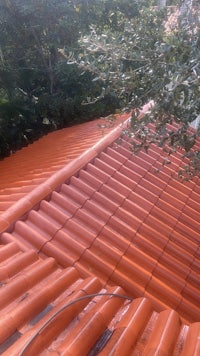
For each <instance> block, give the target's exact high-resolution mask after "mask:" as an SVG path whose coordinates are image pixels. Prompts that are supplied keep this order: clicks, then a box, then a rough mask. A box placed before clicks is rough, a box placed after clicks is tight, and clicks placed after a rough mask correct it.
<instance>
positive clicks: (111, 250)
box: [0, 124, 200, 356]
mask: <svg viewBox="0 0 200 356" xmlns="http://www.w3.org/2000/svg"><path fill="white" fill-rule="evenodd" d="M93 125H94V124H93ZM86 127H87V125H85V124H84V125H83V126H81V125H80V126H79V130H83V131H82V134H83V137H86V136H87V135H86V132H85V131H84V130H85V129H86ZM76 129H77V128H76ZM76 129H75V131H74V133H73V130H72V131H69V132H71V139H72V140H73V141H74V146H73V145H72V148H71V150H72V151H71V154H72V155H74V154H75V155H76V154H77V150H76V147H78V151H79V148H80V145H78V146H77V142H75V141H76V140H75V139H74V137H75V136H74V135H77V138H78V131H76ZM77 130H78V129H77ZM120 131H121V128H116V129H114V131H113V132H111V133H110V134H109V135H108V136H106V137H105V138H104V139H103V140H100V142H99V143H97V144H96V145H95V146H93V147H92V148H91V149H88V150H86V152H85V153H82V154H81V155H80V156H78V157H77V158H76V159H75V160H72V161H71V162H70V163H68V164H67V165H66V166H65V167H63V168H61V169H59V170H58V171H57V172H55V174H53V175H52V176H51V177H50V178H48V179H47V181H46V182H45V178H44V177H47V176H48V174H52V172H53V170H52V169H53V168H51V169H50V171H48V173H47V176H46V173H45V174H44V175H43V174H42V169H41V168H40V165H38V168H37V165H36V163H37V162H36V161H37V160H38V158H37V159H36V161H35V163H34V165H35V167H33V170H32V172H33V175H34V177H35V178H34V179H33V180H32V182H33V185H32V186H31V184H30V182H29V183H27V182H28V179H26V178H27V177H28V178H31V174H30V172H29V174H27V176H24V177H22V180H21V184H22V186H21V189H22V190H21V191H20V180H19V177H18V178H17V179H18V182H19V185H18V183H17V180H15V182H11V185H12V184H13V187H10V188H7V189H8V190H7V193H6V194H5V191H6V190H4V200H5V201H6V200H7V201H8V202H9V198H8V196H7V194H8V192H9V189H11V190H10V192H12V193H13V194H15V197H16V198H17V199H19V201H18V202H17V203H15V204H14V205H13V206H12V207H10V208H9V209H8V210H7V211H5V212H4V213H3V214H2V216H1V231H2V234H1V235H0V242H1V243H2V244H3V245H1V246H0V276H1V288H0V308H1V316H0V326H1V327H0V330H1V331H0V340H1V344H0V353H1V354H3V355H10V354H12V355H13V356H14V355H18V356H19V355H20V356H21V355H23V356H24V355H26V354H27V355H35V354H40V353H41V352H43V351H44V354H45V355H46V354H52V355H53V354H58V353H59V354H62V355H69V354H74V355H79V354H80V355H83V354H89V355H94V354H97V353H99V354H101V355H108V354H111V353H112V354H113V355H114V354H115V355H121V354H123V355H125V354H127V355H129V354H132V353H133V354H142V355H147V354H148V355H155V353H157V354H166V355H167V354H168V355H170V354H172V353H173V354H176V355H180V354H181V355H187V356H188V355H193V354H194V352H197V353H198V352H199V349H198V348H199V343H198V338H199V335H200V326H199V325H200V323H199V321H200V308H199V305H200V298H199V272H200V263H199V257H200V248H199V232H200V229H199V224H198V221H199V219H198V216H199V202H198V200H199V192H200V190H199V187H200V185H199V181H198V180H194V181H192V182H181V181H178V180H177V179H176V178H175V177H174V176H173V175H172V172H174V170H177V169H178V167H179V165H180V158H181V157H180V155H177V156H176V157H175V158H173V163H172V166H171V167H172V168H169V167H166V169H165V168H163V169H162V171H160V172H159V171H158V167H160V166H159V162H162V151H161V149H160V148H157V147H153V148H152V149H151V150H150V152H149V154H146V153H145V152H140V153H139V154H138V155H137V156H135V155H133V154H132V153H131V152H130V149H129V147H130V144H129V142H128V141H127V139H126V138H125V137H124V136H123V138H122V140H120V141H121V143H120V144H117V141H115V140H116V139H117V140H118V137H119V135H120ZM94 132H95V130H94ZM59 135H60V139H61V137H62V135H61V133H59ZM84 135H85V136H84ZM50 137H51V135H50ZM93 139H94V137H90V138H89V140H86V141H87V145H88V146H87V147H89V145H90V144H91V145H92V142H93ZM45 140H46V143H48V135H47V136H46V138H45ZM96 140H99V138H98V137H97V138H96ZM50 141H51V140H50ZM61 141H62V139H61ZM83 141H84V140H83ZM37 144H38V147H40V149H41V146H40V145H41V141H38V142H37ZM71 144H72V141H71ZM47 146H48V145H47ZM83 146H84V148H86V146H85V144H84V142H83ZM83 146H82V148H83ZM33 147H34V145H32V148H33ZM49 147H50V146H49ZM59 147H60V146H59ZM49 149H50V148H49ZM27 150H30V152H31V149H30V148H29V147H28V148H27ZM67 150H68V153H69V155H70V149H69V147H68V148H67ZM36 151H37V150H36ZM55 151H56V152H55ZM19 152H20V153H19V156H20V157H21V158H22V157H23V154H24V155H25V157H24V158H25V159H27V158H26V157H27V156H26V154H25V153H24V152H26V149H23V150H22V151H19ZM21 152H22V153H21ZM59 152H60V151H59V149H56V150H54V152H52V151H51V150H50V151H49V158H47V152H46V153H45V151H44V161H43V162H44V166H45V164H46V162H47V160H48V162H52V165H51V167H54V168H55V166H57V167H56V168H55V169H56V170H57V169H58V167H60V166H59V162H62V164H65V163H66V162H65V163H63V156H62V155H61V156H62V157H61V156H60V153H59ZM42 156H43V155H42ZM13 157H14V156H13ZM56 157H58V158H59V157H61V158H59V160H60V161H59V162H56ZM70 157H71V156H70ZM11 159H13V158H12V157H11ZM18 159H19V158H18ZM38 163H39V161H38ZM57 163H58V164H57ZM156 172H157V173H156ZM36 175H37V178H36ZM22 176H23V172H22ZM41 177H42V178H41ZM35 179H36V180H37V184H36V185H37V186H36V188H35V182H36V180H35ZM41 179H42V183H41V184H39V182H41ZM43 179H44V181H43ZM25 182H26V183H25ZM14 183H16V185H15V186H14ZM9 184H10V183H9V182H8V186H9ZM24 184H25V185H24ZM26 184H28V185H26ZM24 187H25V189H24ZM29 187H30V189H31V190H30V191H29ZM33 188H34V189H33ZM5 189H6V188H5ZM23 194H25V195H23ZM2 196H3V195H2ZM20 198H21V199H20ZM11 201H13V200H12V195H11V200H10V202H11ZM33 208H34V209H33ZM20 217H21V219H19V218H20ZM6 229H7V231H6ZM23 251H24V252H23ZM116 286H119V287H116ZM99 292H103V293H105V292H108V293H120V295H128V296H129V297H131V298H136V299H134V300H133V301H131V302H130V300H125V299H122V298H121V297H120V298H117V297H111V296H99V297H93V298H92V297H91V298H89V299H80V300H79V302H78V301H76V302H72V301H74V300H75V299H76V298H82V297H84V296H85V297H86V296H87V295H88V294H91V293H99ZM86 298H87V297H86ZM146 298H147V299H146ZM66 303H71V304H70V306H67V309H65V304H66ZM60 310H61V312H60ZM194 322H195V323H194ZM184 323H186V324H184ZM191 323H194V324H191ZM190 343H192V344H190ZM181 352H182V353H181Z"/></svg>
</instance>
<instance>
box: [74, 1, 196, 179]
mask: <svg viewBox="0 0 200 356" xmlns="http://www.w3.org/2000/svg"><path fill="white" fill-rule="evenodd" d="M186 2H187V4H186ZM189 3H190V4H189ZM152 5H155V4H154V2H150V3H149V2H145V1H144V2H143V3H142V4H141V3H140V6H139V7H138V10H139V14H138V15H137V16H134V17H132V18H128V17H127V16H124V14H122V13H118V26H116V28H114V29H113V28H112V29H111V28H109V27H107V28H106V27H104V29H103V30H102V29H101V30H100V29H99V27H98V26H96V25H93V24H91V27H90V28H91V31H90V34H89V35H88V34H87V35H85V36H82V37H81V38H80V40H79V44H80V46H81V47H82V52H80V53H79V55H78V56H77V57H76V58H75V60H76V63H77V65H79V66H82V67H83V66H84V67H85V68H87V67H88V66H90V69H91V70H92V71H93V73H95V76H96V80H101V81H103V83H104V85H103V87H102V92H101V94H100V95H99V96H98V97H88V98H87V100H88V102H84V103H83V104H84V105H92V103H94V102H96V101H98V100H100V99H101V98H102V97H103V96H104V95H105V93H110V95H112V96H113V97H117V98H119V100H120V104H121V108H126V109H127V110H130V109H131V108H140V107H141V106H142V105H143V104H145V103H147V102H149V101H153V103H154V105H152V107H151V109H150V110H149V113H148V114H147V115H145V117H143V118H142V119H141V120H138V118H137V111H134V113H133V115H132V120H131V127H130V129H129V130H128V132H126V133H127V134H128V135H129V136H130V137H131V142H132V145H133V151H134V152H137V151H138V150H140V149H145V150H147V151H148V148H149V146H150V145H151V144H157V145H159V146H161V147H163V150H164V151H165V153H166V157H168V159H166V162H168V163H169V162H170V155H171V154H172V153H174V152H175V151H176V150H177V149H179V150H181V152H182V154H183V157H185V159H186V160H185V162H186V163H184V166H183V169H181V170H180V172H179V174H180V176H181V177H184V178H186V179H188V178H191V177H192V176H195V175H198V176H199V175H200V151H199V147H198V145H195V142H196V139H197V137H198V136H199V132H200V128H199V127H198V128H197V130H196V131H192V130H191V128H190V123H191V122H193V120H195V119H196V118H197V117H198V115H199V114H200V38H199V34H200V26H199V24H200V23H199V15H200V14H199V8H198V7H196V8H193V6H192V2H191V1H190V2H188V1H185V3H184V2H178V4H177V7H176V8H174V7H170V8H169V7H167V6H166V7H165V6H162V9H160V8H159V7H154V6H152ZM184 6H185V8H184ZM110 16H111V18H112V16H117V14H116V13H115V14H112V13H111V14H110ZM169 19H170V22H169ZM152 123H153V128H152V125H150V124H152ZM174 123H175V125H174ZM171 124H173V127H172V125H171Z"/></svg>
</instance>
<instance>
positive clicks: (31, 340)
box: [18, 293, 133, 356]
mask: <svg viewBox="0 0 200 356" xmlns="http://www.w3.org/2000/svg"><path fill="white" fill-rule="evenodd" d="M100 296H110V297H116V298H121V299H127V300H130V301H132V300H133V298H131V297H129V296H126V295H123V294H118V293H94V294H88V295H84V296H82V297H79V298H76V299H74V300H72V301H70V302H69V303H66V304H64V305H63V306H62V307H61V308H60V309H58V310H57V311H56V312H55V313H54V314H53V315H52V316H51V317H50V318H49V319H47V320H46V321H45V323H44V324H42V325H41V327H40V328H39V329H38V330H37V331H36V333H35V334H33V335H32V337H31V338H30V340H29V341H28V342H27V343H26V344H25V345H24V347H23V349H22V350H21V351H20V352H19V355H18V356H24V352H25V351H26V350H27V348H28V347H29V346H30V345H31V344H32V342H33V341H34V340H35V339H36V337H37V336H38V335H39V334H40V333H41V331H42V330H43V329H45V327H46V326H47V325H48V324H49V323H50V322H51V321H52V320H53V319H54V318H55V317H56V316H57V315H58V314H60V313H61V312H62V311H63V310H65V309H67V308H69V307H70V306H71V305H73V304H75V303H78V302H81V301H82V300H85V299H91V298H95V297H100Z"/></svg>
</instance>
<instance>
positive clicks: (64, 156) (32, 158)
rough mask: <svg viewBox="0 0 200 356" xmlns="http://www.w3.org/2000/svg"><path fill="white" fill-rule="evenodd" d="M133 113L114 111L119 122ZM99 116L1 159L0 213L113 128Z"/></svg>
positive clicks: (54, 133) (41, 139) (57, 132)
mask: <svg viewBox="0 0 200 356" xmlns="http://www.w3.org/2000/svg"><path fill="white" fill-rule="evenodd" d="M128 116H130V114H123V115H115V118H116V119H115V120H113V124H115V125H116V124H117V123H118V124H119V123H120V122H122V121H124V120H125V119H126V118H127V117H128ZM110 122H111V119H110V120H109V118H107V119H103V118H102V119H99V120H94V121H92V122H87V123H84V124H80V125H77V126H73V127H69V128H66V129H62V130H59V131H55V132H52V133H50V134H48V135H47V136H44V137H42V138H40V139H39V140H38V141H36V142H34V143H33V144H31V145H29V146H27V147H25V148H23V149H21V150H19V151H17V152H16V153H15V154H13V155H12V156H10V157H7V158H5V159H4V160H2V161H0V172H1V174H0V214H1V212H3V211H5V210H6V209H8V208H9V207H10V206H12V205H13V204H14V203H15V202H16V201H18V200H19V199H20V198H22V197H23V196H25V195H26V194H27V193H28V192H30V191H31V190H33V189H34V188H35V187H37V186H38V185H40V184H41V183H42V182H44V181H45V180H46V179H47V178H48V177H50V176H51V175H52V174H53V173H54V172H56V171H58V170H59V169H60V168H62V167H63V166H65V165H66V164H67V163H68V162H70V161H72V160H73V159H74V158H75V157H78V156H79V155H80V154H81V153H82V152H84V151H85V150H86V149H88V148H89V147H91V146H92V145H93V144H94V143H96V142H97V141H98V140H99V139H101V138H102V136H103V135H105V134H106V133H108V132H109V131H110V130H111V129H112V125H111V123H110Z"/></svg>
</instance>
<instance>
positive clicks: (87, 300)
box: [0, 243, 200, 356]
mask: <svg viewBox="0 0 200 356" xmlns="http://www.w3.org/2000/svg"><path fill="white" fill-rule="evenodd" d="M0 261H1V264H0V266H1V281H2V286H1V289H0V293H1V298H0V308H1V318H0V354H1V355H3V356H10V355H12V356H22V355H23V356H25V355H39V354H40V353H42V352H43V353H42V355H80V356H82V355H86V354H89V355H97V354H99V355H102V356H103V355H111V354H112V355H130V354H132V352H133V351H134V354H137V355H141V354H142V355H155V354H160V355H164V354H165V355H172V353H173V352H174V353H173V354H175V355H179V354H180V353H181V355H183V356H190V355H191V356H192V355H195V354H196V355H197V354H198V352H199V342H198V337H199V336H198V335H199V331H200V324H199V323H194V324H191V325H190V326H188V325H185V324H183V323H182V321H181V319H180V317H179V315H178V313H177V312H176V311H174V310H170V309H167V310H163V311H161V312H156V311H155V310H154V309H153V307H152V304H151V303H150V301H149V300H148V299H146V298H137V299H134V300H131V299H130V298H126V293H125V292H124V291H123V289H122V288H121V287H115V286H108V287H106V288H105V287H103V285H102V284H101V282H100V281H99V279H98V278H97V277H95V276H91V277H87V278H81V277H80V275H79V273H78V272H77V270H76V269H75V268H73V267H69V268H66V269H60V268H58V266H57V265H56V262H55V260H54V259H52V258H47V259H46V260H43V259H41V258H40V257H38V255H37V254H36V252H34V251H31V250H30V251H28V252H21V251H20V249H19V247H18V246H17V244H16V243H9V244H7V245H5V246H1V248H0ZM113 294H114V295H115V296H113ZM195 352H196V353H195Z"/></svg>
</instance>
